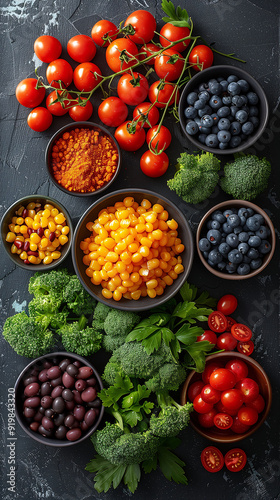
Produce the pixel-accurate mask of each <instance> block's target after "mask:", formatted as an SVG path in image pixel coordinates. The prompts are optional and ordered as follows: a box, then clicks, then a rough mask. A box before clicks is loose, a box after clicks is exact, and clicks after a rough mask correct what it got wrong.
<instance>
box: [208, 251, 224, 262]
mask: <svg viewBox="0 0 280 500" xmlns="http://www.w3.org/2000/svg"><path fill="white" fill-rule="evenodd" d="M208 259H210V260H211V261H212V262H213V263H214V264H219V262H222V260H223V256H222V255H221V254H220V252H218V250H217V249H216V248H214V250H211V252H209V256H208Z"/></svg>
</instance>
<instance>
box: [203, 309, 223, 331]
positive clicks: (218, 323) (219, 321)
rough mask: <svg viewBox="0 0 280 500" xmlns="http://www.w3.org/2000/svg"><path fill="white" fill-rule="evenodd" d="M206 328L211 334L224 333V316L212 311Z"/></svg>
mask: <svg viewBox="0 0 280 500" xmlns="http://www.w3.org/2000/svg"><path fill="white" fill-rule="evenodd" d="M208 326H209V328H210V329H211V330H212V331H213V332H216V333H222V332H225V331H226V328H227V320H226V317H225V315H224V314H223V313H221V312H220V311H213V312H212V313H211V314H210V315H209V317H208Z"/></svg>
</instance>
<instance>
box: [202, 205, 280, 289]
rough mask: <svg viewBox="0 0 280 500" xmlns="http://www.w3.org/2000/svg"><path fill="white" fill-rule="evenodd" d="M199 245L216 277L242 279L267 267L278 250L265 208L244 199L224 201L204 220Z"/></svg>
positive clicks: (207, 214) (204, 259) (205, 216)
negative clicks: (276, 249)
mask: <svg viewBox="0 0 280 500" xmlns="http://www.w3.org/2000/svg"><path fill="white" fill-rule="evenodd" d="M196 245H197V251H198V254H199V257H200V259H201V261H202V263H203V264H204V266H205V267H206V268H207V269H208V271H210V272H211V273H213V274H214V275H215V276H218V277H220V278H225V279H229V280H242V279H246V278H250V277H252V276H256V274H259V273H260V272H262V271H263V270H264V268H265V267H266V266H267V265H268V263H269V262H270V260H271V259H272V256H273V253H274V250H275V230H274V227H273V224H272V222H271V220H270V218H269V217H268V215H267V214H266V212H265V211H264V210H262V209H261V208H260V207H258V206H257V205H255V204H254V203H251V202H250V201H244V200H232V201H230V202H229V201H224V202H222V203H219V204H218V205H216V206H214V207H213V208H211V210H209V211H208V212H207V213H206V214H205V215H204V217H203V218H202V219H201V221H200V223H199V226H198V229H197V234H196Z"/></svg>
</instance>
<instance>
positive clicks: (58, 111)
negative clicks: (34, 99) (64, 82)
mask: <svg viewBox="0 0 280 500" xmlns="http://www.w3.org/2000/svg"><path fill="white" fill-rule="evenodd" d="M57 92H58V94H59V95H60V94H61V93H62V92H64V91H63V90H53V92H51V93H50V94H49V95H48V97H47V99H46V106H47V108H48V110H49V111H50V112H51V114H52V115H55V116H62V115H66V113H68V111H69V104H70V103H69V101H64V108H63V107H62V105H61V103H60V102H55V103H54V101H55V100H56V99H57ZM67 97H68V99H70V98H71V96H70V94H67ZM53 103H54V104H53Z"/></svg>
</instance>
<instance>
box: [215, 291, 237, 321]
mask: <svg viewBox="0 0 280 500" xmlns="http://www.w3.org/2000/svg"><path fill="white" fill-rule="evenodd" d="M236 308H237V298H236V297H235V296H234V295H230V294H228V295H224V296H223V297H221V298H220V300H219V301H218V304H217V310H218V311H220V312H222V313H223V314H224V315H225V316H228V315H229V314H232V313H233V312H234V311H235V309H236Z"/></svg>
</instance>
